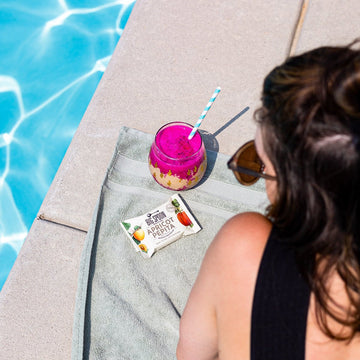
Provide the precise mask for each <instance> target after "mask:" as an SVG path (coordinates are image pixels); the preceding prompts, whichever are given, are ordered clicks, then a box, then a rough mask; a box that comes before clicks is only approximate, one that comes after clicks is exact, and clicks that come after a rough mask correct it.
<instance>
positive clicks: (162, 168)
mask: <svg viewBox="0 0 360 360" xmlns="http://www.w3.org/2000/svg"><path fill="white" fill-rule="evenodd" d="M191 130H192V126H191V125H189V124H186V123H181V122H175V123H170V124H167V125H165V126H163V127H162V128H161V129H160V130H159V131H158V133H157V134H156V137H155V141H154V143H153V144H152V146H151V150H150V153H149V166H150V171H151V173H152V175H153V177H154V178H155V180H156V181H157V182H158V183H159V184H160V185H162V186H164V187H166V188H169V189H173V190H184V189H188V188H190V187H193V186H194V185H196V184H197V183H198V182H199V181H200V180H201V178H202V177H203V175H204V172H205V170H206V152H205V147H204V144H203V142H202V139H201V135H200V134H199V133H198V132H197V133H196V134H195V136H194V137H193V138H192V139H191V140H188V136H189V134H190V132H191Z"/></svg>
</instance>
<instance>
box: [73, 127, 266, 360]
mask: <svg viewBox="0 0 360 360" xmlns="http://www.w3.org/2000/svg"><path fill="white" fill-rule="evenodd" d="M153 138H154V136H153V135H150V134H146V133H143V132H140V131H137V130H134V129H131V128H127V127H123V128H122V129H121V131H120V135H119V139H118V142H117V146H116V149H115V152H114V155H113V158H112V160H111V163H110V165H109V167H108V171H107V173H106V176H105V179H104V182H103V186H102V189H101V192H100V196H99V200H98V204H97V206H96V208H95V211H94V215H93V219H92V223H91V225H90V228H89V231H88V234H87V237H86V240H85V245H84V250H83V253H82V258H81V264H80V272H79V281H78V291H77V299H76V308H75V315H74V329H73V347H72V359H73V360H80V359H106V360H109V359H117V360H118V359H131V360H134V359H136V360H141V359H146V360H149V359H166V360H169V359H176V355H175V352H176V345H177V342H178V328H179V320H180V316H181V313H182V311H183V309H184V306H185V304H186V301H187V297H188V295H189V292H190V290H191V287H192V285H193V283H194V281H195V278H196V275H197V273H198V270H199V267H200V264H201V261H202V258H203V256H204V254H205V251H206V249H207V247H208V246H209V244H210V242H211V240H212V239H213V238H214V236H215V234H216V233H217V231H218V230H219V229H220V227H221V226H222V225H223V224H224V222H225V221H226V220H227V219H229V218H230V217H232V216H233V215H235V214H237V213H239V212H243V211H249V210H250V211H260V212H263V211H264V209H265V207H266V206H267V204H268V203H267V200H266V195H265V188H264V182H263V181H259V182H258V183H256V184H255V185H253V186H252V187H243V186H242V185H240V184H239V183H237V181H236V179H235V178H234V176H233V174H232V173H231V171H229V170H227V167H226V162H227V160H228V156H225V155H223V154H220V153H217V152H213V151H207V156H208V169H207V171H206V173H205V176H204V178H203V180H202V181H201V183H200V184H199V185H198V186H197V187H195V188H193V189H190V190H187V191H183V192H181V196H182V198H183V199H184V200H185V201H186V203H187V204H188V205H189V207H190V209H191V210H192V212H193V214H194V215H195V217H196V218H197V220H198V221H199V223H200V225H201V226H202V230H201V231H200V232H198V233H197V234H194V235H190V236H187V237H184V238H181V239H179V240H177V241H176V242H174V243H172V244H170V245H168V246H167V247H165V248H163V249H161V250H159V251H158V252H156V253H155V254H154V255H153V256H152V257H151V258H150V259H144V258H143V257H142V256H141V255H140V254H139V253H137V252H135V250H134V247H133V246H132V244H131V243H130V242H129V240H128V239H127V237H126V234H125V232H124V231H123V229H122V228H121V225H120V223H121V221H122V220H125V219H128V218H132V217H135V216H138V215H141V214H144V213H146V212H147V211H149V210H151V209H153V208H156V207H157V206H158V205H160V204H162V203H164V202H166V200H167V199H168V198H169V197H170V196H171V195H173V194H174V192H172V191H170V190H167V189H164V188H162V187H161V186H160V185H158V184H157V183H156V182H155V181H154V179H153V178H152V176H151V175H150V172H149V169H148V152H149V149H150V146H151V142H152V141H153ZM235 147H236V146H235Z"/></svg>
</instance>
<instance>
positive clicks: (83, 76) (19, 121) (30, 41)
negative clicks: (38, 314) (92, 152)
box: [0, 0, 135, 289]
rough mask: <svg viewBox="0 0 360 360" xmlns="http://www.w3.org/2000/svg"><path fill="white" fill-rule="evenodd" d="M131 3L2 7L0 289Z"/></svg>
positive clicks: (69, 1)
mask: <svg viewBox="0 0 360 360" xmlns="http://www.w3.org/2000/svg"><path fill="white" fill-rule="evenodd" d="M134 3H135V1H130V0H129V1H127V0H118V1H110V0H109V1H106V0H84V1H80V0H46V1H45V0H37V1H31V0H5V1H1V2H0V51H1V53H0V54H1V56H0V289H1V288H2V286H3V284H4V283H5V280H6V278H7V276H8V274H9V272H10V270H11V268H12V266H13V263H14V261H15V259H16V257H17V254H18V252H19V250H20V248H21V246H22V244H23V242H24V240H25V237H26V235H27V233H28V231H29V229H30V227H31V224H32V222H33V221H34V219H35V217H36V215H37V212H38V210H39V208H40V205H41V203H42V201H43V199H44V197H45V194H46V192H47V191H48V189H49V186H50V184H51V182H52V180H53V178H54V176H55V173H56V171H57V169H58V167H59V165H60V163H61V160H62V159H63V156H64V154H65V152H66V149H67V147H68V146H69V144H70V142H71V139H72V137H73V135H74V133H75V131H76V129H77V127H78V125H79V123H80V120H81V118H82V116H83V114H84V112H85V110H86V107H87V105H88V104H89V101H90V99H91V97H92V95H93V94H94V91H95V89H96V86H97V84H98V83H99V80H100V78H101V76H102V74H103V72H104V70H105V68H106V65H107V64H108V62H109V60H110V58H111V55H112V53H113V51H114V48H115V46H116V43H117V41H118V40H119V38H120V36H121V34H122V32H123V29H124V27H125V24H126V22H127V20H128V18H129V15H130V13H131V10H132V8H133V5H134Z"/></svg>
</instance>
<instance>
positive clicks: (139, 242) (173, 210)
mask: <svg viewBox="0 0 360 360" xmlns="http://www.w3.org/2000/svg"><path fill="white" fill-rule="evenodd" d="M121 226H122V228H123V229H124V231H125V233H126V235H127V237H128V238H129V239H130V241H131V243H132V244H133V246H134V248H135V250H136V251H141V254H142V255H143V257H145V258H150V257H151V256H152V255H153V254H154V253H155V252H156V251H157V250H159V249H161V248H163V247H164V246H166V245H169V244H170V243H172V242H174V241H176V240H178V239H179V238H181V237H183V236H187V235H191V234H195V233H197V232H198V231H200V230H201V227H200V225H199V223H198V222H197V220H196V219H195V218H194V216H193V215H192V214H191V212H190V209H189V208H188V207H187V206H186V205H185V203H184V201H183V200H182V198H181V196H180V195H179V194H175V195H173V196H171V197H170V199H169V200H168V201H167V202H166V203H165V204H162V205H160V206H159V207H157V208H156V209H153V210H151V211H150V212H148V213H146V214H144V215H140V216H137V217H135V218H132V219H127V220H124V221H122V222H121Z"/></svg>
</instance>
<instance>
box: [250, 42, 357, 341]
mask: <svg viewBox="0 0 360 360" xmlns="http://www.w3.org/2000/svg"><path fill="white" fill-rule="evenodd" d="M358 43H359V41H355V42H354V43H352V44H350V45H349V46H345V47H321V48H318V49H315V50H312V51H309V52H306V53H304V54H302V55H299V56H294V57H291V58H289V59H287V60H286V61H285V63H284V64H282V65H281V66H278V67H276V68H275V69H274V70H273V71H271V72H270V74H269V75H268V76H267V77H266V78H265V81H264V86H263V94H262V105H263V106H262V107H261V108H260V109H259V110H257V112H256V119H257V121H258V123H259V125H260V127H261V129H262V130H263V131H262V133H263V136H264V148H265V151H266V153H267V155H268V157H269V159H270V161H271V162H272V164H273V165H274V169H275V171H276V176H277V198H276V201H275V203H274V204H273V205H270V207H269V208H268V213H267V215H268V217H269V218H270V219H271V220H272V221H273V223H274V225H275V226H276V227H277V228H278V229H279V231H280V233H281V237H282V239H284V241H288V242H292V243H293V244H294V246H296V249H297V257H298V263H299V267H300V269H301V271H302V273H303V275H304V276H305V277H306V279H307V281H308V283H309V285H310V287H311V290H312V292H313V293H314V295H315V299H316V315H317V320H318V323H319V325H320V326H321V328H322V330H323V331H324V332H325V333H326V334H327V335H328V336H329V337H331V338H335V339H338V340H350V339H352V338H353V336H354V335H355V333H356V332H358V331H360V270H359V268H360V265H359V264H360V257H359V247H360V208H359V201H360V51H359V50H356V49H354V47H355V45H356V44H358ZM333 271H336V272H337V273H338V274H339V276H340V278H341V279H342V280H343V282H344V285H345V289H346V292H347V296H348V298H349V301H350V306H348V307H347V308H346V309H344V308H343V305H342V304H339V303H337V302H336V301H335V299H333V298H332V296H331V295H330V293H329V289H328V280H329V277H330V274H331V273H332V272H333ZM329 316H330V318H332V319H335V320H336V321H337V322H339V323H341V324H343V325H345V326H347V327H348V328H349V329H350V330H351V331H350V333H346V334H345V335H344V334H341V333H340V334H339V333H333V332H332V331H331V329H330V327H329V325H328V321H327V319H328V318H329Z"/></svg>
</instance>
